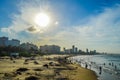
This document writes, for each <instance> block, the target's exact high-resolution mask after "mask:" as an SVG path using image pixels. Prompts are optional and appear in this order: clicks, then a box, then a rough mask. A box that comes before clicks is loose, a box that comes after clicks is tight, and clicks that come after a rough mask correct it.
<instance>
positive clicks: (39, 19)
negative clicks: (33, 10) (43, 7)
mask: <svg viewBox="0 0 120 80" xmlns="http://www.w3.org/2000/svg"><path fill="white" fill-rule="evenodd" d="M34 22H35V23H36V24H37V25H38V26H40V27H46V26H47V25H48V24H49V22H50V18H49V16H48V15H47V14H45V13H38V14H36V16H35V19H34Z"/></svg>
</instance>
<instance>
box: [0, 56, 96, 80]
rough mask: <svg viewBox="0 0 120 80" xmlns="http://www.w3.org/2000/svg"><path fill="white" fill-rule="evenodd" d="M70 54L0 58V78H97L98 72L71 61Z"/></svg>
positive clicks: (78, 79)
mask: <svg viewBox="0 0 120 80" xmlns="http://www.w3.org/2000/svg"><path fill="white" fill-rule="evenodd" d="M67 57H68V55H44V56H36V57H32V58H30V57H29V58H25V57H21V58H18V59H10V58H9V57H2V58H1V59H0V80H8V79H9V80H97V76H96V74H95V73H94V72H93V71H91V70H89V69H85V68H82V67H80V65H78V64H75V63H71V62H70V61H68V60H67Z"/></svg>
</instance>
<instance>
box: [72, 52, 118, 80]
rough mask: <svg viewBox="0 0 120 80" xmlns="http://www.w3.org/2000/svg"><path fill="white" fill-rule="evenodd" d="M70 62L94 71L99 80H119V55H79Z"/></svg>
mask: <svg viewBox="0 0 120 80" xmlns="http://www.w3.org/2000/svg"><path fill="white" fill-rule="evenodd" d="M70 60H72V61H73V62H77V63H79V64H80V65H81V66H82V67H85V68H88V69H91V70H93V71H95V72H96V74H97V76H98V79H99V80H120V54H112V55H110V54H109V55H80V56H75V57H71V58H70ZM100 68H101V69H100Z"/></svg>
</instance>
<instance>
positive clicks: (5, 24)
mask: <svg viewBox="0 0 120 80" xmlns="http://www.w3.org/2000/svg"><path fill="white" fill-rule="evenodd" d="M40 12H44V13H46V14H48V15H49V17H50V24H49V25H48V26H47V27H46V28H44V29H41V28H40V27H36V26H35V25H36V24H35V23H34V20H33V19H34V15H36V14H37V13H40ZM119 13H120V0H0V34H1V35H0V36H8V37H9V38H16V39H19V40H21V42H27V41H29V42H32V43H34V44H36V45H38V46H39V45H44V44H57V45H60V46H61V47H67V48H70V47H71V45H73V44H75V45H76V46H77V47H78V48H80V49H82V50H85V49H86V48H89V49H91V50H93V49H96V50H97V51H99V52H109V53H120V49H119V47H120V34H119V32H120V14H119ZM56 22H57V23H58V24H57V25H56V24H55V23H56ZM29 28H32V29H33V30H32V31H29Z"/></svg>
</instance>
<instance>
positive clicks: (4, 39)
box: [0, 37, 20, 46]
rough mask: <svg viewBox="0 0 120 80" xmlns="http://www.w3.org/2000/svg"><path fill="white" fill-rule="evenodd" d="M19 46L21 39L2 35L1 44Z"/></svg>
mask: <svg viewBox="0 0 120 80" xmlns="http://www.w3.org/2000/svg"><path fill="white" fill-rule="evenodd" d="M9 45H10V46H19V45H20V41H19V40H17V39H12V40H9V39H8V37H0V46H9Z"/></svg>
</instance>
